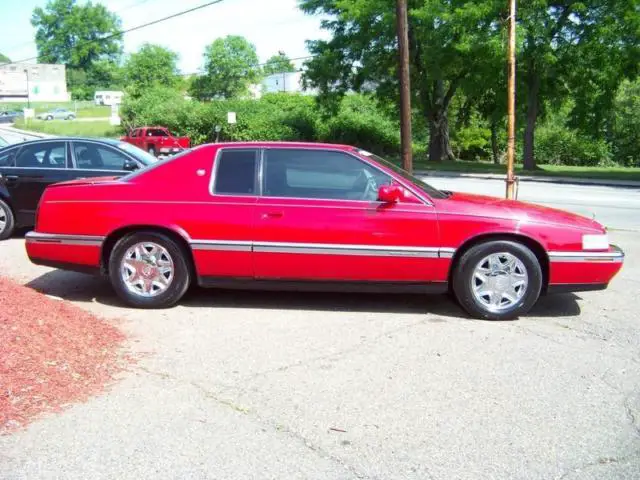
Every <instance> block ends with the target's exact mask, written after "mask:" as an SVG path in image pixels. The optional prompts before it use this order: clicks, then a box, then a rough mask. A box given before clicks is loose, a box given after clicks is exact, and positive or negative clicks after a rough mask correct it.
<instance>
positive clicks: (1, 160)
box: [0, 150, 15, 167]
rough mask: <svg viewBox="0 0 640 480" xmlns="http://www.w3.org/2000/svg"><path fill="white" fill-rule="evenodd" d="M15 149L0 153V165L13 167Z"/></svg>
mask: <svg viewBox="0 0 640 480" xmlns="http://www.w3.org/2000/svg"><path fill="white" fill-rule="evenodd" d="M14 153H15V150H11V151H9V152H4V153H0V167H13V155H14Z"/></svg>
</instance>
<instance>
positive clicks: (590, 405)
mask: <svg viewBox="0 0 640 480" xmlns="http://www.w3.org/2000/svg"><path fill="white" fill-rule="evenodd" d="M611 235H612V241H614V242H616V243H618V244H619V245H621V246H622V248H624V249H625V251H626V252H627V255H628V256H627V260H626V264H625V266H624V268H623V270H622V272H621V273H620V274H619V275H618V276H617V277H616V278H615V279H614V281H613V282H612V284H611V286H610V288H609V289H608V290H606V291H603V292H588V293H584V294H579V295H572V294H567V295H559V296H552V297H546V298H543V299H541V301H540V302H539V304H538V305H537V306H536V307H535V308H534V310H533V311H532V312H531V314H530V315H529V316H527V317H525V318H522V319H520V320H518V321H514V322H483V321H474V320H469V319H468V318H467V317H466V316H465V315H464V314H463V313H462V311H461V310H460V309H459V308H458V307H457V306H456V305H455V304H454V303H453V302H452V301H451V300H450V299H449V298H448V297H446V296H435V297H429V298H423V297H419V296H383V295H336V294H310V293H260V292H224V291H202V290H199V289H194V290H193V291H192V292H190V293H189V295H188V296H187V298H185V300H184V301H183V302H182V303H181V305H180V306H178V307H176V308H174V309H170V310H153V311H143V310H135V309H126V308H122V306H121V304H120V302H119V301H118V300H117V299H116V298H115V296H114V294H113V293H112V291H111V289H110V288H109V286H108V284H106V283H105V281H104V280H101V279H95V278H92V277H87V276H83V275H80V274H75V273H65V272H60V271H55V270H50V269H47V268H43V267H37V266H34V265H31V264H30V263H29V262H28V261H27V259H26V258H25V255H24V240H22V239H20V238H15V239H11V240H9V241H6V242H0V272H2V274H3V275H9V276H12V277H13V278H16V279H17V280H19V281H21V282H22V283H25V284H27V285H29V286H30V287H32V288H35V289H37V290H40V291H43V292H45V293H48V294H51V295H54V296H57V297H61V298H64V299H67V300H69V301H72V302H74V303H75V304H77V305H79V306H81V307H83V308H86V309H88V310H90V311H92V312H94V313H96V314H98V315H100V316H102V317H104V318H114V319H118V320H117V322H118V325H119V326H120V327H121V328H122V329H123V330H124V331H125V332H126V333H127V335H128V336H129V342H128V343H129V348H130V350H131V353H132V354H133V355H134V356H135V357H137V362H136V363H135V364H134V365H132V366H131V367H130V369H129V371H127V372H126V373H125V374H124V375H123V376H122V378H120V379H119V381H118V382H116V383H115V384H114V385H112V386H111V387H110V388H109V389H108V390H107V391H106V392H104V393H103V394H101V395H99V396H97V397H94V398H91V399H89V400H88V401H87V402H85V403H81V404H76V405H73V406H71V407H70V408H68V409H66V410H65V411H64V412H62V413H60V414H56V415H50V416H47V417H44V418H42V419H40V420H38V421H37V422H35V423H34V424H32V425H31V426H30V427H29V428H28V429H27V430H25V431H21V432H18V433H16V434H13V435H11V436H5V437H0V452H1V453H0V478H6V479H12V480H22V479H25V480H26V479H40V478H64V479H70V480H73V479H83V480H84V479H87V478H91V479H93V480H100V479H112V478H118V479H125V480H126V479H134V480H138V479H142V478H154V479H160V480H163V479H177V478H193V479H207V478H211V479H213V478H225V479H227V478H228V479H236V478H237V479H248V478H255V479H263V478H282V479H322V480H333V479H384V480H394V479H398V480H400V479H403V480H404V479H411V480H413V479H416V480H427V479H433V480H440V479H442V480H449V479H456V480H466V479H469V480H477V479H484V478H492V479H498V480H502V479H525V478H526V479H533V480H537V479H541V480H543V479H544V480H548V479H563V480H596V479H597V480H602V479H638V478H639V472H640V423H639V421H640V368H639V364H640V350H639V349H638V345H640V329H639V328H638V313H637V312H638V298H637V292H638V291H639V289H640V282H639V281H638V278H639V277H640V234H638V233H634V232H620V231H614V232H612V234H611ZM1 301H2V299H0V302H1ZM0 383H1V382H0Z"/></svg>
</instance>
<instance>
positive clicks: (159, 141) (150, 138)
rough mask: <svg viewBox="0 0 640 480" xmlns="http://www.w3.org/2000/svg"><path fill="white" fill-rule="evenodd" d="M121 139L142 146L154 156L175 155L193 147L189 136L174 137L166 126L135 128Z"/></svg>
mask: <svg viewBox="0 0 640 480" xmlns="http://www.w3.org/2000/svg"><path fill="white" fill-rule="evenodd" d="M120 140H122V141H123V142H127V143H130V144H132V145H135V146H136V147H139V148H142V149H143V150H146V151H147V152H149V153H150V154H151V155H154V156H160V155H173V154H174V153H178V152H181V151H182V150H185V149H187V148H189V147H191V139H190V138H189V137H174V136H173V135H172V134H171V132H170V131H169V129H168V128H165V127H140V128H134V129H133V130H131V131H130V132H129V135H126V136H124V137H122V138H120Z"/></svg>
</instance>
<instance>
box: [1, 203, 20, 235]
mask: <svg viewBox="0 0 640 480" xmlns="http://www.w3.org/2000/svg"><path fill="white" fill-rule="evenodd" d="M3 219H4V222H3V223H4V226H2V225H0V240H5V239H7V238H9V237H10V236H11V235H12V234H13V230H14V229H15V226H16V223H15V218H14V216H13V211H12V210H11V207H10V206H9V205H7V203H6V202H5V201H4V200H0V220H3Z"/></svg>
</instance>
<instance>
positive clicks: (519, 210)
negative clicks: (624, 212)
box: [439, 192, 605, 232]
mask: <svg viewBox="0 0 640 480" xmlns="http://www.w3.org/2000/svg"><path fill="white" fill-rule="evenodd" d="M439 206H441V207H442V208H441V209H440V210H441V211H442V213H458V214H465V213H468V214H469V215H476V216H477V215H480V216H490V217H495V218H508V219H512V220H517V221H520V222H534V223H545V224H552V225H564V226H570V227H574V228H583V229H586V230H591V231H597V232H604V231H605V228H604V227H603V226H602V225H601V224H600V223H598V222H596V221H595V220H592V219H590V218H587V217H583V216H581V215H576V214H575V213H570V212H566V211H564V210H558V209H556V208H550V207H545V206H543V205H538V204H534V203H527V202H521V201H518V200H506V199H502V198H498V197H490V196H486V195H473V194H469V193H460V192H452V193H451V195H450V196H449V197H448V198H447V199H446V200H442V201H440V202H439Z"/></svg>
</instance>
